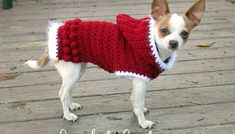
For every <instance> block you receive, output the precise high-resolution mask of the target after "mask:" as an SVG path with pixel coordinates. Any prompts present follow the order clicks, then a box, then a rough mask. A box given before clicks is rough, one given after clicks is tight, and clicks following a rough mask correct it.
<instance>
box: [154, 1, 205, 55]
mask: <svg viewBox="0 0 235 134" xmlns="http://www.w3.org/2000/svg"><path fill="white" fill-rule="evenodd" d="M204 12H205V0H199V1H197V2H196V3H195V4H194V5H193V6H192V7H191V8H190V9H189V10H188V11H187V12H186V13H185V14H183V15H179V14H176V13H173V14H170V10H169V7H168V4H167V1H166V0H153V2H152V13H151V14H152V17H153V18H154V19H155V20H156V24H155V39H156V41H157V44H158V46H159V47H161V48H163V49H165V51H169V52H172V51H176V50H179V49H181V47H182V46H183V44H185V42H186V41H187V40H188V37H189V34H190V32H191V30H192V29H193V28H194V27H196V26H197V25H198V24H199V23H200V21H201V18H202V17H203V15H204Z"/></svg>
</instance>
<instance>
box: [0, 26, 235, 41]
mask: <svg viewBox="0 0 235 134" xmlns="http://www.w3.org/2000/svg"><path fill="white" fill-rule="evenodd" d="M190 36H191V37H190V39H191V40H194V39H217V38H226V37H234V36H235V32H234V31H233V30H226V29H225V30H223V29H221V30H217V31H216V32H213V31H210V30H208V31H203V32H201V31H194V32H192V33H191V35H190ZM42 40H43V41H46V40H47V35H46V34H44V33H41V32H40V33H34V34H32V33H29V34H28V35H27V34H26V35H24V34H23V35H17V36H14V38H12V37H11V36H5V37H4V38H3V39H2V40H0V43H1V44H4V43H7V44H9V43H14V42H29V41H30V42H31V41H42Z"/></svg>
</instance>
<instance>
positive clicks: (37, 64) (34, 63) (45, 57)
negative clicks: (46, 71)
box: [25, 47, 49, 69]
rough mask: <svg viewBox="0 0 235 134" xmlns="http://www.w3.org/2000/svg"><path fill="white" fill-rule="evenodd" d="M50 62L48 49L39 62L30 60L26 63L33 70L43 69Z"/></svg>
mask: <svg viewBox="0 0 235 134" xmlns="http://www.w3.org/2000/svg"><path fill="white" fill-rule="evenodd" d="M48 62H49V54H48V48H47V47H46V48H45V50H44V52H43V54H42V55H41V56H40V57H39V59H38V60H28V61H27V62H25V64H26V65H28V66H29V67H31V68H33V69H41V68H42V67H44V66H45V65H47V64H48Z"/></svg>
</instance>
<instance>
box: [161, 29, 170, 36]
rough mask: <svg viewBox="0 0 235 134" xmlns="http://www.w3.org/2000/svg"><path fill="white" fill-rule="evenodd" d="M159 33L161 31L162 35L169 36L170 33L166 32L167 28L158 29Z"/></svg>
mask: <svg viewBox="0 0 235 134" xmlns="http://www.w3.org/2000/svg"><path fill="white" fill-rule="evenodd" d="M160 31H161V32H162V33H163V34H164V35H168V34H170V32H169V30H168V29H167V28H163V29H160Z"/></svg>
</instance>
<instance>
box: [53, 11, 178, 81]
mask: <svg viewBox="0 0 235 134" xmlns="http://www.w3.org/2000/svg"><path fill="white" fill-rule="evenodd" d="M150 21H152V18H151V17H145V18H141V19H135V18H132V17H130V16H129V15H126V14H120V15H118V16H117V24H114V23H111V22H105V21H82V20H80V19H74V20H69V21H66V22H65V23H64V24H62V25H58V31H57V58H58V59H59V60H64V61H66V62H73V63H93V64H95V65H98V66H99V67H100V68H102V69H104V70H105V71H108V72H109V73H116V75H117V76H123V77H126V78H131V79H132V78H136V77H137V78H141V79H144V80H146V81H149V80H152V79H154V78H156V77H157V76H158V75H159V74H160V73H161V72H163V71H164V70H165V69H167V67H166V66H167V64H173V63H174V59H175V58H174V55H173V56H171V57H169V58H168V59H167V60H166V61H165V62H163V61H161V59H160V57H159V55H158V52H157V50H156V45H155V44H153V43H154V41H153V40H152V39H153V37H152V36H153V35H152V33H151V32H152V31H151V29H150V27H151V24H150ZM49 38H50V36H49ZM49 45H50V44H49ZM49 51H50V47H49Z"/></svg>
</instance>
